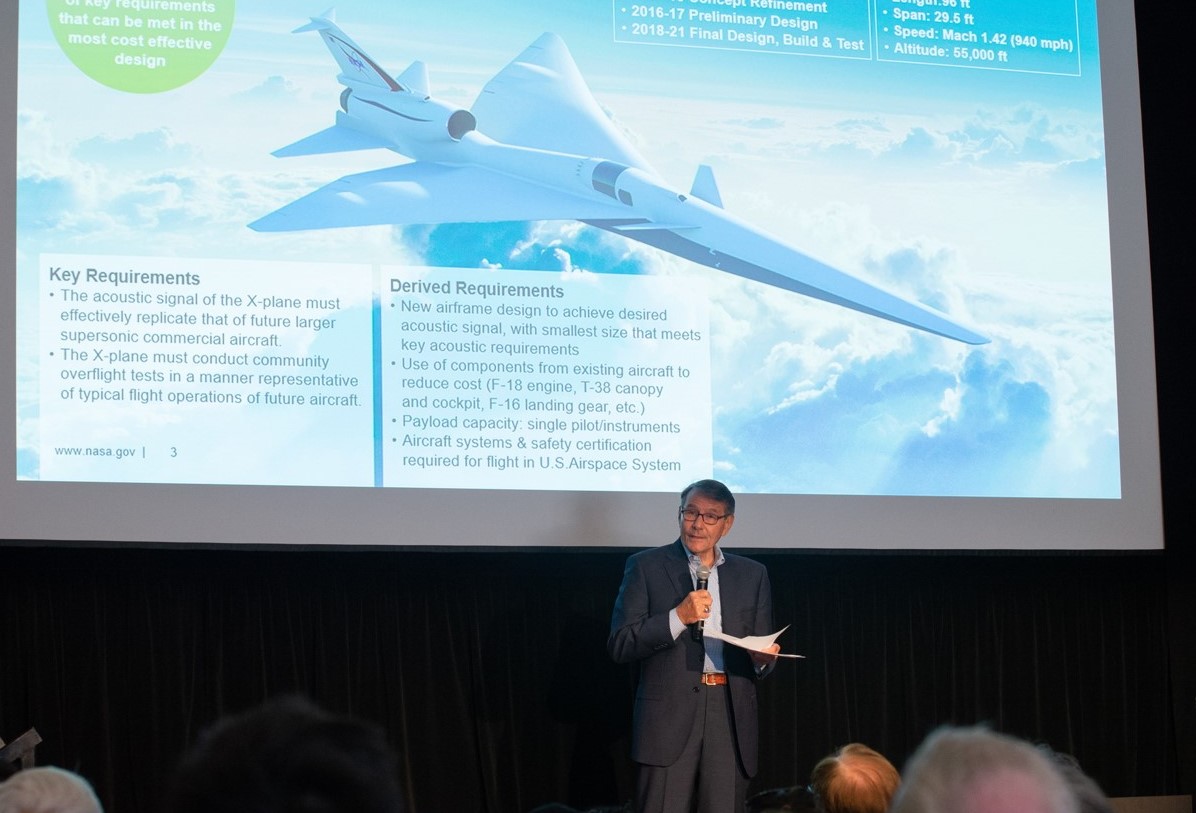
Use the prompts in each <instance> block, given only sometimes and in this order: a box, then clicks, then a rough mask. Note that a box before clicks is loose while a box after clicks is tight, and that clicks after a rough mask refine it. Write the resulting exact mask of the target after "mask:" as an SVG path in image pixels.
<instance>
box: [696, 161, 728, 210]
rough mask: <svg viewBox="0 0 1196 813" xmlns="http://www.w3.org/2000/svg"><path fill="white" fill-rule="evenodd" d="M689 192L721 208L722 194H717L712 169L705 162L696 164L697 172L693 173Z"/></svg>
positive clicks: (716, 185)
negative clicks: (692, 181)
mask: <svg viewBox="0 0 1196 813" xmlns="http://www.w3.org/2000/svg"><path fill="white" fill-rule="evenodd" d="M689 194H691V195H693V196H694V197H695V198H701V199H702V200H704V201H706V202H707V203H709V204H710V205H711V206H717V207H718V208H720V209H721V208H723V196H722V195H720V194H719V192H718V184H717V183H715V182H714V170H713V169H711V168H710V167H709V166H708V165H707V164H700V165H699V166H698V172H697V174H696V175H694V183H693V187H692V188H691V189H690V190H689Z"/></svg>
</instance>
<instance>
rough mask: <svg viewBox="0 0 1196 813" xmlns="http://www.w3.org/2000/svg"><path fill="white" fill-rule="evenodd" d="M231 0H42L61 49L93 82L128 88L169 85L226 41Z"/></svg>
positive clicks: (202, 66)
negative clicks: (44, 1) (44, 2)
mask: <svg viewBox="0 0 1196 813" xmlns="http://www.w3.org/2000/svg"><path fill="white" fill-rule="evenodd" d="M234 7H235V0H47V2H46V10H47V12H48V13H49V15H50V28H51V29H52V30H53V31H54V38H55V39H57V40H58V45H59V47H61V48H62V50H63V53H65V54H66V55H67V57H68V58H69V59H70V60H71V62H73V63H75V66H76V67H77V68H79V70H81V71H83V73H85V74H87V75H88V76H90V77H91V78H92V79H94V80H96V81H97V82H99V83H101V84H104V85H107V86H108V87H110V88H115V89H116V90H124V91H128V92H129V93H160V92H162V91H164V90H174V89H175V88H177V87H182V86H183V85H185V84H187V83H188V82H190V81H191V80H192V79H195V78H196V77H197V76H199V75H200V74H202V73H203V72H204V71H206V70H207V69H208V68H210V67H211V65H212V63H213V62H215V61H216V57H218V56H220V52H221V51H222V50H224V46H225V44H226V43H227V42H228V35H229V34H230V33H231V32H232V28H233V10H234Z"/></svg>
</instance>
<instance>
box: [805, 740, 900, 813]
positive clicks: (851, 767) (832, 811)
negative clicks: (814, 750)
mask: <svg viewBox="0 0 1196 813" xmlns="http://www.w3.org/2000/svg"><path fill="white" fill-rule="evenodd" d="M900 782H901V777H900V776H899V775H898V773H897V769H896V768H894V767H893V764H892V763H891V762H889V761H888V760H887V759H885V758H884V757H883V756H881V755H880V754H879V753H877V752H876V751H873V750H872V749H871V748H869V747H868V746H866V745H861V744H860V743H858V742H853V743H850V744H848V745H844V746H843V747H842V748H840V749H839V750H838V751H835V753H833V754H831V755H830V756H827V757H824V758H823V759H822V760H820V761H819V762H818V764H817V765H815V766H814V771H813V772H812V773H811V774H810V788H811V790H813V792H814V802H815V809H816V810H819V811H822V813H885V811H886V810H888V809H889V801H890V800H891V799H892V798H893V794H894V793H895V792H896V791H897V785H898V784H899V783H900Z"/></svg>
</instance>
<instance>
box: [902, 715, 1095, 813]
mask: <svg viewBox="0 0 1196 813" xmlns="http://www.w3.org/2000/svg"><path fill="white" fill-rule="evenodd" d="M1078 811H1079V804H1078V802H1077V801H1076V797H1075V794H1073V793H1072V791H1071V789H1070V788H1069V787H1068V785H1067V782H1066V781H1065V780H1064V778H1063V776H1062V774H1060V772H1059V771H1058V770H1057V769H1056V768H1055V767H1054V765H1052V764H1051V761H1050V760H1049V759H1048V758H1047V757H1046V756H1044V755H1043V754H1042V752H1041V751H1039V750H1038V749H1037V748H1035V747H1034V746H1033V745H1031V744H1030V743H1028V742H1025V741H1023V740H1019V739H1017V738H1015V737H1010V736H1007V735H1005V734H998V733H995V732H993V731H990V730H988V729H987V728H984V727H982V726H977V727H971V728H952V727H946V728H941V729H939V730H937V731H935V732H934V733H932V734H931V735H930V736H929V737H927V738H926V740H925V741H924V742H923V743H922V745H920V746H919V747H918V750H917V751H916V752H915V753H914V755H913V756H912V757H910V760H909V762H908V763H907V764H906V766H905V772H904V774H903V776H902V779H901V787H900V788H899V789H898V791H897V796H896V797H895V798H894V799H893V805H892V807H891V808H890V813H1078Z"/></svg>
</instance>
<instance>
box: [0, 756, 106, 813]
mask: <svg viewBox="0 0 1196 813" xmlns="http://www.w3.org/2000/svg"><path fill="white" fill-rule="evenodd" d="M0 813H103V808H102V807H101V806H100V800H99V799H97V798H96V794H95V791H94V790H92V789H91V785H90V784H89V783H88V781H87V780H86V779H84V778H83V777H81V776H79V775H78V774H75V773H71V772H70V771H64V770H63V769H61V768H50V767H46V768H26V769H25V770H23V771H18V772H17V773H15V774H13V775H12V776H10V777H9V778H8V779H5V780H4V781H3V782H0Z"/></svg>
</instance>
